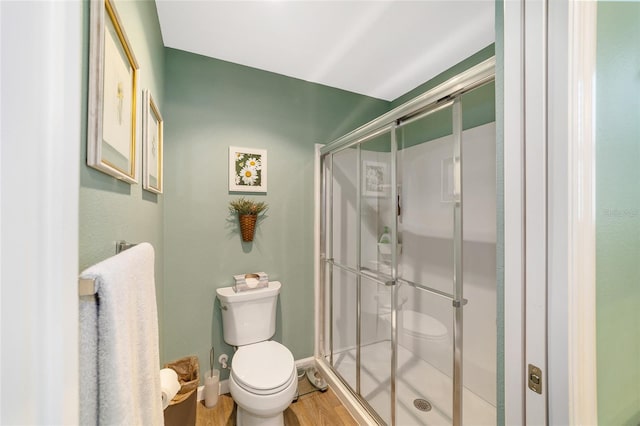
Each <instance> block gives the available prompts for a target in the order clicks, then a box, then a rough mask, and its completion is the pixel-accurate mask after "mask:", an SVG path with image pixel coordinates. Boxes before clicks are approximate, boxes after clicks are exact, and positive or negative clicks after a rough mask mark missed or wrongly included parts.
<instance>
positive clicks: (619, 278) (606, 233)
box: [596, 2, 640, 425]
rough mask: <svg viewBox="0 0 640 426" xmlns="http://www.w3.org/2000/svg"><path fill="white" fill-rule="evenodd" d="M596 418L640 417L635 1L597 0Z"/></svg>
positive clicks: (639, 22) (621, 421) (639, 62)
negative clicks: (607, 0)
mask: <svg viewBox="0 0 640 426" xmlns="http://www.w3.org/2000/svg"><path fill="white" fill-rule="evenodd" d="M596 101H597V104H596V297H597V299H596V318H597V323H596V327H597V363H598V420H599V423H600V424H602V425H637V424H639V423H640V309H639V308H638V305H639V304H640V262H639V260H640V168H639V167H638V163H639V162H640V3H639V2H598V41H597V69H596Z"/></svg>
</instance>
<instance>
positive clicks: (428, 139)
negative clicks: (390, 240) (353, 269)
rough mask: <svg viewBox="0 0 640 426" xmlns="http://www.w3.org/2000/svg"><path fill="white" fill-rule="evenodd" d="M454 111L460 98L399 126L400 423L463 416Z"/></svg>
mask: <svg viewBox="0 0 640 426" xmlns="http://www.w3.org/2000/svg"><path fill="white" fill-rule="evenodd" d="M457 102H459V101H457ZM456 114H458V115H459V105H458V104H456V105H455V106H454V104H453V103H452V102H447V103H446V104H444V105H440V106H438V107H435V108H433V109H432V110H430V111H427V112H424V113H422V114H420V115H416V116H414V117H410V118H407V119H406V120H405V121H404V122H400V123H399V125H398V128H397V129H396V134H397V141H398V171H399V172H398V181H399V186H400V188H401V190H400V195H401V197H400V199H401V214H400V216H399V218H398V231H399V237H398V238H399V241H400V242H401V250H402V254H401V256H400V257H399V261H398V271H399V272H398V285H399V290H398V291H399V300H400V303H399V309H398V312H397V318H398V365H397V371H398V374H397V377H396V380H397V393H396V394H397V401H398V408H397V413H396V424H402V425H422V424H438V425H446V424H460V423H459V420H460V416H461V410H458V409H456V407H459V405H460V402H461V391H460V389H461V386H460V380H461V372H462V368H461V367H462V363H461V359H462V345H461V333H462V305H461V303H459V301H461V300H462V288H461V287H462V286H461V278H462V269H461V255H462V247H461V244H460V242H461V232H462V230H461V229H460V228H461V225H462V223H461V214H462V211H461V195H460V194H461V184H460V183H461V182H460V133H459V131H456V126H455V124H457V123H455V119H459V117H458V116H456ZM454 117H455V118H454ZM456 343H457V345H456Z"/></svg>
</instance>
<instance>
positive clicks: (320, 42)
mask: <svg viewBox="0 0 640 426" xmlns="http://www.w3.org/2000/svg"><path fill="white" fill-rule="evenodd" d="M156 5H157V9H158V17H159V19H160V27H161V29H162V37H163V40H164V44H165V46H167V47H172V48H175V49H180V50H185V51H188V52H193V53H197V54H200V55H205V56H209V57H212V58H217V59H222V60H225V61H229V62H235V63H238V64H242V65H247V66H250V67H254V68H259V69H262V70H266V71H271V72H275V73H278V74H283V75H286V76H290V77H295V78H299V79H302V80H306V81H311V82H315V83H321V84H325V85H327V86H332V87H337V88H340V89H344V90H349V91H352V92H356V93H360V94H364V95H369V96H373V97H376V98H380V99H385V100H393V99H396V98H397V97H398V96H400V95H403V94H404V93H406V92H408V91H409V90H411V89H413V88H415V87H416V86H418V85H420V84H421V83H424V82H425V81H427V80H429V79H430V78H432V77H434V76H436V75H438V74H439V73H440V72H442V71H444V70H446V69H447V68H449V67H451V66H452V65H454V64H456V63H458V62H460V61H461V60H463V59H465V58H467V57H469V56H470V55H472V54H473V53H475V52H477V51H478V50H480V49H482V48H483V47H486V46H488V45H489V44H491V43H492V42H493V41H494V38H495V35H494V1H493V0H470V1H462V0H441V1H435V0H433V1H425V0H423V1H389V0H386V1H365V0H360V1H358V0H351V1H304V0H297V1H283V0H271V1H267V0H263V1H238V0H235V1H219V0H215V1H214V0H208V1H206V0H198V1H190V0H156Z"/></svg>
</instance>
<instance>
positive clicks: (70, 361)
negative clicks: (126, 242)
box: [0, 1, 82, 424]
mask: <svg viewBox="0 0 640 426" xmlns="http://www.w3.org/2000/svg"><path fill="white" fill-rule="evenodd" d="M0 15H1V40H2V47H1V49H0V51H1V55H2V56H1V83H0V84H1V93H2V105H1V114H0V117H1V121H0V122H1V126H0V127H1V135H2V144H1V151H0V153H1V154H0V158H1V166H0V172H1V177H0V182H1V183H0V194H1V204H0V217H1V224H0V231H1V236H0V241H1V246H0V256H1V275H0V280H1V286H0V288H1V292H2V293H1V308H0V309H1V313H0V317H1V327H2V333H1V336H2V341H1V357H2V358H1V376H2V379H1V380H2V381H1V386H2V387H1V397H0V399H1V403H0V410H1V411H0V423H1V424H77V423H78V384H77V382H78V356H77V351H78V336H77V333H78V320H77V315H78V311H77V300H78V284H77V282H78V281H77V268H78V187H79V182H78V157H79V155H80V152H79V149H80V140H81V135H80V131H81V124H80V123H81V122H80V114H81V82H82V76H81V71H82V67H81V49H82V3H81V2H31V1H24V2H6V1H3V2H0Z"/></svg>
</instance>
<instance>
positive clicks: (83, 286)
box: [78, 240, 137, 296]
mask: <svg viewBox="0 0 640 426" xmlns="http://www.w3.org/2000/svg"><path fill="white" fill-rule="evenodd" d="M135 245H137V244H134V243H128V242H126V241H125V240H121V241H117V242H116V254H118V253H120V252H122V251H125V250H127V249H130V248H131V247H133V246H135ZM94 294H96V282H95V278H78V296H93V295H94Z"/></svg>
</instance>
